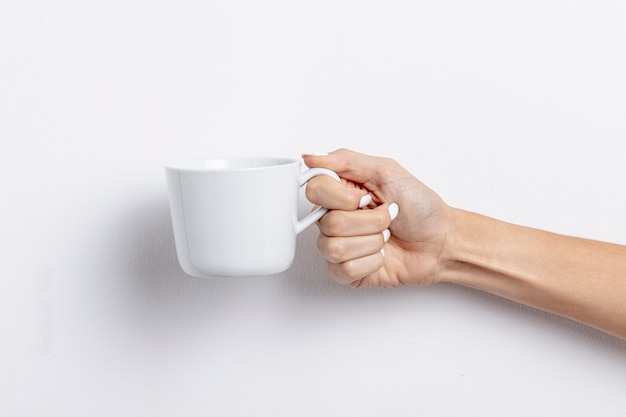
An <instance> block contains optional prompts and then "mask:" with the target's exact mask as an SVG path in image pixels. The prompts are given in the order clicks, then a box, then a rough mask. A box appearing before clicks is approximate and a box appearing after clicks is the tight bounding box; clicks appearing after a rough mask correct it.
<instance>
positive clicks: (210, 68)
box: [0, 0, 626, 417]
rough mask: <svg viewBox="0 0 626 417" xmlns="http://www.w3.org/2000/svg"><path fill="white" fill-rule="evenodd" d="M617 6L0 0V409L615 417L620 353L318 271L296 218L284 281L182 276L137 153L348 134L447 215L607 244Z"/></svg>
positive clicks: (467, 305)
mask: <svg viewBox="0 0 626 417" xmlns="http://www.w3.org/2000/svg"><path fill="white" fill-rule="evenodd" d="M625 21H626V5H625V4H624V2H620V1H593V2H591V1H588V2H581V1H565V0H563V1H554V0H541V1H524V2H521V1H518V2H515V1H512V2H511V1H510V2H501V1H473V2H470V1H421V2H419V1H412V2H409V1H387V2H383V1H316V2H313V1H286V0H285V1H276V0H269V1H264V2H255V1H232V0H231V1H188V0H177V1H173V0H162V1H148V0H141V1H136V0H123V1H122V0H110V1H71V0H66V1H60V0H55V1H43V0H42V1H36V0H35V1H28V0H3V1H2V2H1V3H0V60H1V61H0V140H1V142H0V160H1V164H0V169H1V175H0V189H1V190H2V194H3V197H2V202H1V204H0V253H1V256H2V262H1V266H0V268H1V269H0V275H1V278H0V279H1V289H0V331H1V333H0V353H1V354H0V414H1V415H3V416H16V417H17V416H29V417H32V416H64V417H68V416H69V417H73V416H76V417H78V416H81V417H82V416H91V417H97V416H129V417H130V416H132V417H137V416H248V415H254V416H323V415H333V416H386V415H388V416H503V415H506V416H529V415H540V416H541V415H546V416H547V415H549V416H568V417H570V416H605V417H606V416H618V415H620V416H621V415H623V413H624V409H626V395H624V393H625V392H626V391H625V388H626V343H625V342H623V341H620V340H618V339H615V338H612V337H610V336H606V335H604V334H603V333H600V332H598V331H595V330H592V329H590V328H587V327H585V326H583V325H580V324H577V323H573V322H571V321H568V320H565V319H562V318H558V317H554V316H551V315H549V314H546V313H543V312H540V311H536V310H533V309H530V308H527V307H524V306H520V305H517V304H515V303H512V302H508V301H504V300H501V299H498V298H495V297H492V296H489V295H486V294H483V293H480V292H477V291H473V290H469V289H465V288H461V287H455V286H452V285H437V286H433V287H428V288H417V287H412V288H401V289H394V290H368V289H365V290H364V289H360V290H353V289H349V288H344V287H340V286H338V285H337V284H335V283H334V282H333V281H332V280H331V279H330V278H329V277H328V275H327V274H326V271H325V265H324V262H323V260H322V258H321V256H320V255H319V254H318V253H317V250H316V247H315V236H316V233H317V232H316V230H315V228H311V229H309V230H307V231H306V232H305V233H304V234H302V235H301V236H300V238H299V240H298V251H297V255H296V256H297V257H296V261H295V263H294V265H293V267H292V268H291V269H290V270H289V271H288V272H286V273H283V274H280V275H277V276H272V277H264V278H252V279H231V280H203V279H198V278H191V277H188V276H186V275H185V274H184V273H182V272H181V270H180V268H179V266H178V264H177V261H176V258H175V253H174V246H173V237H172V232H171V225H170V220H169V208H168V206H167V195H166V190H165V177H164V171H163V165H164V164H165V163H167V162H169V161H172V160H180V159H188V158H196V157H204V156H213V155H260V154H264V155H280V156H290V157H293V156H295V157H297V156H299V155H300V154H301V153H302V152H325V151H329V150H332V149H335V148H338V147H349V148H352V149H355V150H358V151H361V152H365V153H370V154H375V155H383V156H389V157H392V158H395V159H397V160H398V161H400V162H401V163H402V164H403V165H404V166H405V167H406V168H408V169H409V170H410V171H411V172H413V173H414V174H415V175H416V176H418V177H419V178H420V179H421V180H422V181H424V182H425V183H426V184H428V185H430V186H431V187H432V188H433V189H435V190H436V191H437V192H439V193H440V194H441V195H442V197H443V198H444V199H445V200H446V201H447V202H448V203H449V204H451V205H454V206H457V207H462V208H465V209H469V210H474V211H479V212H481V213H484V214H487V215H490V216H494V217H497V218H500V219H503V220H507V221H510V222H515V223H521V224H525V225H529V226H534V227H539V228H544V229H549V230H552V231H555V232H559V233H564V234H571V235H577V236H585V237H589V238H595V239H601V240H608V241H612V242H618V243H626V222H625V221H624V218H625V217H624V216H625V213H626V193H625V192H624V190H625V189H626V163H624V159H625V151H624V139H625V137H626V75H625V74H626V25H625V24H624V22H625ZM305 209H308V207H303V210H305ZM251 210H254V207H251ZM625 302H626V300H625Z"/></svg>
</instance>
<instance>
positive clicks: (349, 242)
mask: <svg viewBox="0 0 626 417" xmlns="http://www.w3.org/2000/svg"><path fill="white" fill-rule="evenodd" d="M303 158H304V162H305V163H306V164H307V166H309V167H324V168H329V169H332V170H334V171H335V172H337V173H338V174H339V176H340V177H341V178H342V182H341V183H339V182H337V181H335V180H333V179H332V178H329V177H325V176H319V177H316V178H314V179H312V180H311V181H309V183H308V185H307V190H306V193H307V198H308V199H309V200H310V201H311V202H313V203H315V204H318V205H321V206H324V207H327V208H329V209H330V211H329V212H328V213H327V214H326V215H325V216H324V217H322V219H320V221H319V222H318V227H319V229H320V234H319V237H318V247H319V249H320V251H321V253H322V254H323V255H324V256H325V258H326V259H327V261H328V271H329V273H330V275H331V276H332V277H333V278H334V279H335V280H336V281H337V282H338V283H340V284H342V285H350V286H353V287H398V286H402V285H432V284H436V283H438V282H448V283H454V284H459V285H464V286H468V287H472V288H476V289H479V290H482V291H486V292H489V293H492V294H495V295H498V296H501V297H504V298H507V299H510V300H513V301H516V302H519V303H522V304H526V305H529V306H532V307H535V308H538V309H541V310H544V311H548V312H551V313H554V314H557V315H560V316H563V317H567V318H570V319H572V320H576V321H579V322H581V323H585V324H587V325H589V326H592V327H594V328H597V329H599V330H602V331H604V332H606V333H609V334H611V335H614V336H616V337H619V338H621V339H626V246H622V245H616V244H611V243H605V242H599V241H593V240H588V239H581V238H576V237H570V236H563V235H558V234H554V233H550V232H547V231H543V230H537V229H533V228H529V227H524V226H520V225H514V224H510V223H506V222H503V221H500V220H496V219H493V218H489V217H486V216H482V215H480V214H477V213H472V212H468V211H465V210H461V209H457V208H454V207H451V206H449V205H447V204H446V203H445V202H444V201H443V200H442V199H441V198H440V197H439V195H437V193H435V192H434V191H433V190H431V189H430V188H428V187H427V186H426V185H424V184H423V183H422V182H420V181H419V180H418V179H417V178H415V177H414V176H413V175H412V174H411V173H410V172H408V171H407V170H405V169H404V168H403V167H402V166H400V165H399V164H398V163H397V162H396V161H394V160H392V159H388V158H380V157H374V156H369V155H364V154H360V153H357V152H353V151H350V150H346V149H341V150H337V151H334V152H331V153H330V154H328V155H324V156H313V155H303ZM366 194H369V195H371V197H372V202H371V203H370V204H369V205H368V206H367V207H365V208H364V209H359V202H360V201H361V198H362V197H363V196H364V195H366ZM392 203H396V204H397V205H398V206H399V214H398V215H397V217H396V218H395V219H393V220H392V218H391V215H390V210H389V207H390V205H391V204H392ZM385 229H388V230H389V231H390V232H391V237H390V238H389V240H388V241H387V242H385V239H384V235H383V231H384V230H385Z"/></svg>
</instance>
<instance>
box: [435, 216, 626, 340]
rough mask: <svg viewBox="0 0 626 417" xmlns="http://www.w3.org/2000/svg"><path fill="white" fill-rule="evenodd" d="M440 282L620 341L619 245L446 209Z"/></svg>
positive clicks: (623, 260)
mask: <svg viewBox="0 0 626 417" xmlns="http://www.w3.org/2000/svg"><path fill="white" fill-rule="evenodd" d="M449 215H450V223H449V224H450V225H451V227H450V230H449V234H448V238H447V243H446V246H445V250H444V252H443V253H442V254H441V258H440V262H441V265H442V269H441V273H440V281H443V282H452V283H456V284H460V285H465V286H469V287H473V288H477V289H480V290H483V291H487V292H489V293H493V294H496V295H499V296H501V297H505V298H508V299H510V300H514V301H517V302H520V303H523V304H526V305H530V306H533V307H535V308H539V309H542V310H545V311H549V312H552V313H555V314H558V315H561V316H564V317H568V318H570V319H573V320H577V321H580V322H583V323H585V324H587V325H590V326H593V327H596V328H598V329H600V330H603V331H605V332H607V333H611V334H613V335H615V336H618V337H621V338H624V339H626V247H625V246H620V245H614V244H609V243H604V242H597V241H592V240H586V239H579V238H573V237H568V236H562V235H558V234H554V233H549V232H545V231H541V230H537V229H532V228H527V227H522V226H517V225H513V224H509V223H505V222H502V221H498V220H495V219H492V218H489V217H485V216H481V215H478V214H475V213H470V212H466V211H462V210H457V209H450V213H449Z"/></svg>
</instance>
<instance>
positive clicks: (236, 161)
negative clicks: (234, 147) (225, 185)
mask: <svg viewBox="0 0 626 417" xmlns="http://www.w3.org/2000/svg"><path fill="white" fill-rule="evenodd" d="M297 162H298V160H297V159H293V158H279V157H256V156H253V157H228V158H209V159H199V160H195V161H187V162H180V163H175V164H170V165H168V167H170V168H173V169H179V170H202V171H207V170H208V171H212V170H215V171H232V170H246V169H262V168H269V167H275V166H279V165H289V164H295V163H297Z"/></svg>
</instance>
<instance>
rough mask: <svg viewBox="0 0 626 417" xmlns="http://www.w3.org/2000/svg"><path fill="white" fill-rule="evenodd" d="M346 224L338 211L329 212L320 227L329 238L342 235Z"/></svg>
mask: <svg viewBox="0 0 626 417" xmlns="http://www.w3.org/2000/svg"><path fill="white" fill-rule="evenodd" d="M345 224H346V222H345V219H344V216H343V215H342V213H341V212H338V211H329V212H328V213H326V215H325V216H324V217H322V218H321V219H320V227H321V229H322V231H323V232H324V234H326V235H327V236H338V235H341V234H342V232H343V230H344V229H345Z"/></svg>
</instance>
